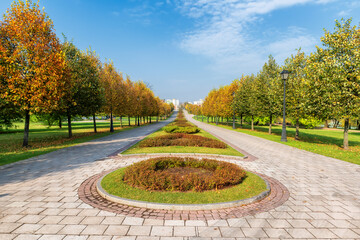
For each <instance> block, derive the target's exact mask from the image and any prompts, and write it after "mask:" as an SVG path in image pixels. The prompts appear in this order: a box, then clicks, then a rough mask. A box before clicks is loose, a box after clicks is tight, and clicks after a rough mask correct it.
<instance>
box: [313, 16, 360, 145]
mask: <svg viewBox="0 0 360 240" xmlns="http://www.w3.org/2000/svg"><path fill="white" fill-rule="evenodd" d="M321 41H322V43H323V47H324V48H320V47H317V51H316V53H314V54H311V56H310V59H309V61H308V67H307V73H308V75H307V77H308V80H309V81H308V82H307V84H308V85H309V89H310V90H309V92H310V96H309V98H310V99H311V100H312V104H311V105H312V108H313V109H315V110H317V111H316V112H315V114H316V115H324V114H326V115H328V114H331V115H333V116H336V117H337V118H342V119H344V120H345V124H344V141H343V145H344V146H343V147H344V149H348V147H349V141H348V129H349V121H350V118H356V117H358V116H359V115H360V29H359V26H351V19H348V20H346V21H344V20H342V21H341V22H339V21H336V22H335V29H334V32H332V33H331V32H329V31H327V30H325V36H323V37H322V38H321ZM316 105H320V107H319V106H316ZM319 108H320V109H319ZM324 108H325V111H324V112H322V111H321V110H322V109H324ZM329 112H330V113H329ZM326 117H327V116H326ZM325 119H327V118H325Z"/></svg>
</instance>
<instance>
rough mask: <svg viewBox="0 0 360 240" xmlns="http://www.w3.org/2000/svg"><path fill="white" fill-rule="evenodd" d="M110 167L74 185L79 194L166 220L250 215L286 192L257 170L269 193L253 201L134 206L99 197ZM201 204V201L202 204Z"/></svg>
mask: <svg viewBox="0 0 360 240" xmlns="http://www.w3.org/2000/svg"><path fill="white" fill-rule="evenodd" d="M112 171H114V169H113V170H110V171H106V172H102V173H99V174H96V175H94V176H92V177H90V178H88V179H86V180H85V181H84V182H83V183H82V184H81V185H80V187H79V189H78V196H79V198H80V199H81V200H82V201H83V202H85V203H86V204H89V205H90V206H92V207H94V208H98V209H101V210H104V211H109V212H113V213H117V214H121V215H125V216H130V217H140V218H152V219H166V220H215V219H229V218H241V217H244V216H247V215H254V214H257V213H261V212H266V211H269V210H271V209H274V208H276V207H278V206H281V205H282V204H283V203H284V202H286V201H287V200H288V198H289V196H290V193H289V191H288V189H287V188H286V187H285V186H284V185H283V184H282V183H280V182H279V181H278V180H276V179H274V178H272V177H269V176H266V175H263V174H258V173H257V174H258V175H259V176H261V178H263V179H264V180H265V181H266V182H267V184H268V185H269V186H270V189H271V191H270V193H269V194H268V195H267V196H265V198H263V199H262V200H257V201H253V202H251V203H249V204H246V205H242V206H235V207H229V208H222V209H207V210H170V209H169V210H164V209H151V208H145V207H134V206H130V205H125V204H120V203H115V202H112V201H109V200H107V199H105V198H103V197H102V196H101V195H100V194H99V193H98V191H97V183H98V181H99V180H100V179H101V178H102V177H103V176H105V175H106V174H108V173H110V172H112ZM204 205H205V204H204Z"/></svg>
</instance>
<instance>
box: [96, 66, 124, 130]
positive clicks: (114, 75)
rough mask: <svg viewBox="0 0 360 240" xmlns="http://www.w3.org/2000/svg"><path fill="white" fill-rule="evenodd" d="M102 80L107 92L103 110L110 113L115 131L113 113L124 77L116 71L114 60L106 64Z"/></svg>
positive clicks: (112, 128) (111, 127)
mask: <svg viewBox="0 0 360 240" xmlns="http://www.w3.org/2000/svg"><path fill="white" fill-rule="evenodd" d="M100 80H101V84H102V87H103V89H104V92H105V104H104V106H103V110H104V112H105V113H107V114H110V132H114V122H113V113H114V111H116V107H117V101H118V91H119V83H120V82H121V80H122V77H121V76H120V75H119V74H118V72H117V71H116V69H115V67H114V64H113V62H111V61H110V62H107V63H105V64H104V66H103V68H102V70H101V73H100Z"/></svg>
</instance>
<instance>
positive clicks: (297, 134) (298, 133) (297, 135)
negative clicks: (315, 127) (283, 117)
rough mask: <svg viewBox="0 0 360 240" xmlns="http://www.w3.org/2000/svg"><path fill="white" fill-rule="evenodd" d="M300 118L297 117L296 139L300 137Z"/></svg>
mask: <svg viewBox="0 0 360 240" xmlns="http://www.w3.org/2000/svg"><path fill="white" fill-rule="evenodd" d="M299 125H300V124H299V118H297V119H296V132H295V140H299V139H300V131H299Z"/></svg>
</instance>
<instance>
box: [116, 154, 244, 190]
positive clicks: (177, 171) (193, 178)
mask: <svg viewBox="0 0 360 240" xmlns="http://www.w3.org/2000/svg"><path fill="white" fill-rule="evenodd" d="M245 177H246V172H245V171H244V170H243V169H241V168H240V167H238V166H237V165H235V164H232V163H228V162H221V161H216V160H210V159H203V160H197V159H194V158H176V157H161V158H153V159H150V160H146V161H141V162H138V163H135V164H133V165H131V166H129V167H127V168H126V170H125V173H124V177H123V181H124V182H125V183H126V184H128V185H130V186H132V187H137V188H141V189H145V190H155V191H181V192H186V191H198V192H199V191H205V190H211V189H222V188H225V187H228V186H233V185H237V184H239V183H241V182H242V180H243V179H244V178H245Z"/></svg>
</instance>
